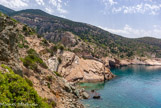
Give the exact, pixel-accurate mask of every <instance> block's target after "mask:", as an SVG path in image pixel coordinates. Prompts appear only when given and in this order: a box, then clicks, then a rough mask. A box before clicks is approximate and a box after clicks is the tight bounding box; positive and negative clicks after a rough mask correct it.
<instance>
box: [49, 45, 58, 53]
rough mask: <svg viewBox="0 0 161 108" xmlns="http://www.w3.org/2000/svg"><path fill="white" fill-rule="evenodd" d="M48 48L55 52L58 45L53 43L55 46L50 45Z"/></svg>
mask: <svg viewBox="0 0 161 108" xmlns="http://www.w3.org/2000/svg"><path fill="white" fill-rule="evenodd" d="M50 49H51V50H52V51H53V52H57V50H58V47H57V46H56V45H55V46H52V47H51V48H50Z"/></svg>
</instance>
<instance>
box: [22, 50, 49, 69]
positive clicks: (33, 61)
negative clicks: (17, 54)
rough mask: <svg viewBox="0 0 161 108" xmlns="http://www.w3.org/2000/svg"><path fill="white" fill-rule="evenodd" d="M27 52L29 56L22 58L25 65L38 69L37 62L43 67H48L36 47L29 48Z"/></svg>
mask: <svg viewBox="0 0 161 108" xmlns="http://www.w3.org/2000/svg"><path fill="white" fill-rule="evenodd" d="M27 53H28V56H26V57H25V58H24V59H21V60H22V62H23V65H24V66H25V67H27V68H30V69H33V70H37V64H39V65H40V66H41V67H43V68H46V69H47V68H48V67H47V65H46V64H45V63H44V62H43V60H42V59H41V58H40V57H39V55H38V54H37V53H36V51H35V50H34V49H29V50H28V51H27Z"/></svg>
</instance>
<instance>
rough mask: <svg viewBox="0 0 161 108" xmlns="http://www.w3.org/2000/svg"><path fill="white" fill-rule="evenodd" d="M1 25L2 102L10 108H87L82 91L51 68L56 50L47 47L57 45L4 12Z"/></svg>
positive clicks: (0, 75)
mask: <svg viewBox="0 0 161 108" xmlns="http://www.w3.org/2000/svg"><path fill="white" fill-rule="evenodd" d="M0 26H1V28H0V44H1V46H0V79H1V80H0V86H1V87H0V103H4V104H6V105H8V104H9V105H8V107H11V108H14V107H24V105H27V107H30V106H28V105H31V106H32V108H75V107H76V108H84V107H83V105H82V104H80V103H79V102H78V98H81V92H79V91H80V90H79V89H77V88H76V87H75V86H74V85H73V84H70V83H68V82H67V81H66V80H65V79H64V78H63V77H62V76H61V75H60V74H59V73H58V72H55V71H52V70H50V69H49V68H48V66H49V64H48V62H47V60H48V59H49V58H50V57H51V56H53V55H52V53H54V51H55V50H53V51H52V50H50V49H48V48H50V47H54V44H52V43H49V42H48V41H46V40H44V39H43V38H38V35H37V34H36V32H35V31H34V30H33V29H32V28H30V27H28V26H26V25H24V24H20V23H19V22H17V21H16V20H15V19H12V18H10V17H8V16H6V15H4V14H3V13H1V12H0ZM58 49H59V48H58ZM52 67H53V66H52ZM81 91H83V90H81ZM76 92H77V93H79V95H78V94H76ZM82 93H83V92H82ZM11 103H13V105H14V106H12V105H10V104H11ZM1 106H2V107H6V106H4V105H2V104H1ZM25 107H26V106H25Z"/></svg>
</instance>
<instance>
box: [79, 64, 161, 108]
mask: <svg viewBox="0 0 161 108" xmlns="http://www.w3.org/2000/svg"><path fill="white" fill-rule="evenodd" d="M111 71H112V72H113V73H114V74H115V75H117V77H116V78H114V79H112V80H110V81H107V82H105V83H93V84H92V83H84V84H81V86H83V87H85V88H86V90H87V91H89V92H90V90H93V89H94V90H96V92H97V93H99V94H100V96H101V99H98V100H94V99H92V98H90V99H88V100H83V103H84V105H85V106H86V107H87V108H161V67H158V66H128V67H122V68H120V69H112V70H111Z"/></svg>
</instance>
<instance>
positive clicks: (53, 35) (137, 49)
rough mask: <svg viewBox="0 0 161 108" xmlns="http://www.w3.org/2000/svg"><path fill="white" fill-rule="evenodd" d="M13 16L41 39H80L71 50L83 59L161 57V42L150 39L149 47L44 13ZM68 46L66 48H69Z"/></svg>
mask: <svg viewBox="0 0 161 108" xmlns="http://www.w3.org/2000/svg"><path fill="white" fill-rule="evenodd" d="M11 16H12V17H13V18H15V19H17V20H18V21H20V22H23V23H25V24H27V25H29V26H31V27H33V28H35V29H36V30H37V31H38V33H39V34H40V35H42V36H43V37H45V38H46V39H48V40H50V41H52V42H55V43H58V42H61V43H63V44H64V42H65V41H63V40H65V39H66V40H67V39H68V40H69V41H70V39H71V38H72V37H70V36H73V35H74V36H75V37H78V39H75V41H76V42H75V43H74V44H73V46H72V48H71V46H70V45H69V46H70V47H68V48H69V49H71V50H72V51H75V52H76V53H78V54H80V55H83V56H84V55H89V56H93V57H99V58H101V57H105V56H107V55H108V56H113V57H118V58H120V57H121V58H127V57H133V56H136V55H137V56H148V57H151V55H156V57H160V56H161V54H160V53H159V52H160V50H161V48H160V46H158V45H159V44H155V43H159V42H160V41H155V42H154V41H151V40H150V39H148V41H149V42H147V43H145V42H144V41H141V40H140V39H129V38H124V37H121V36H118V35H115V34H112V33H109V32H107V31H104V30H102V29H100V28H98V27H95V26H92V25H89V24H85V23H78V22H73V21H70V20H67V19H63V18H59V17H56V16H53V15H50V14H47V13H45V12H43V11H41V10H33V9H28V10H22V11H18V12H13V13H11ZM67 32H70V33H71V34H72V35H69V36H67V34H68V33H67ZM72 39H73V38H72ZM79 41H82V42H81V44H83V45H80V44H79V43H80V42H79ZM68 43H70V42H68ZM64 45H65V46H66V44H64ZM80 46H81V47H80Z"/></svg>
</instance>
